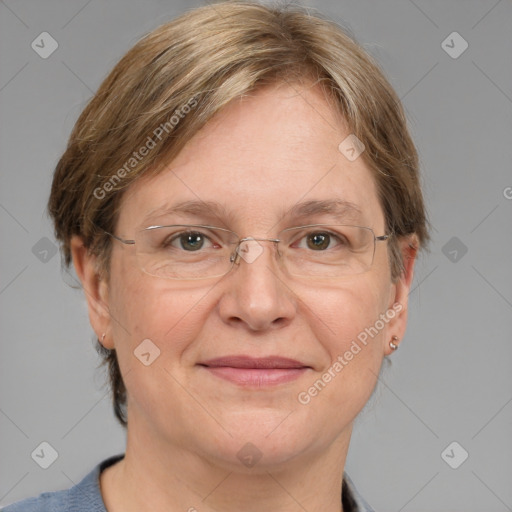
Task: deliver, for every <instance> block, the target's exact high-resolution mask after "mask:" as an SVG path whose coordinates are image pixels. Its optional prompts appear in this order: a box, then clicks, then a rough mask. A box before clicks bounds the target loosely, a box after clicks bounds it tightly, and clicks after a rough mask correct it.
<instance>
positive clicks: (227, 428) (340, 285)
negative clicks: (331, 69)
mask: <svg viewBox="0 0 512 512" xmlns="http://www.w3.org/2000/svg"><path fill="white" fill-rule="evenodd" d="M189 115H194V113H193V112H191V113H190V114H189ZM348 135H349V132H347V131H344V129H343V127H342V126H341V124H340V122H339V119H337V118H336V117H335V116H334V114H333V113H332V111H331V109H330V108H329V106H328V104H327V103H326V102H325V100H324V99H323V96H322V94H321V93H320V92H319V90H318V89H316V88H309V89H304V88H300V89H299V87H298V86H296V87H295V88H292V87H290V86H286V85H279V86H272V87H267V88H264V89H260V90H259V91H257V92H256V93H254V94H252V95H251V96H247V97H245V98H244V99H243V100H242V101H234V102H232V103H231V104H230V105H228V106H227V107H226V108H224V109H223V110H222V111H221V112H220V114H219V115H217V117H216V118H215V119H214V120H212V121H211V122H210V123H208V124H207V125H206V126H205V127H204V128H203V129H202V130H201V131H200V132H199V133H198V134H197V135H196V136H195V137H194V138H192V139H191V140H190V141H189V143H188V144H187V145H186V147H185V148H184V149H183V150H182V152H181V153H180V154H179V155H178V157H177V158H176V159H175V160H174V161H172V162H171V163H170V164H169V166H168V167H167V168H166V170H164V171H163V172H162V173H160V174H159V175H157V176H156V177H152V178H151V179H142V180H140V181H139V182H137V183H135V184H133V185H132V186H131V188H130V189H129V190H128V191H127V193H126V194H125V195H124V197H123V200H122V204H121V209H120V216H119V221H118V225H117V228H116V234H117V235H119V236H121V237H123V238H128V239H130V238H132V237H133V236H134V234H135V232H136V230H138V229H140V228H144V227H147V226H150V225H155V224H160V225H161V224H208V225H212V224H213V225H219V226H221V227H227V228H229V229H231V230H232V231H234V232H236V233H238V234H239V235H240V236H241V237H248V236H251V237H255V238H258V237H262V238H269V237H274V238H275V237H276V235H277V233H278V232H279V231H280V230H281V229H283V228H287V227H292V226H298V225H304V224H315V223H323V224H340V223H346V224H354V225H359V226H367V227H371V228H372V229H373V230H374V232H375V235H377V236H379V235H383V234H385V222H384V215H383V212H382V209H381V206H380V204H379V201H378V197H377V190H376V186H375V183H374V180H373V178H372V174H371V172H370V171H369V169H368V168H367V166H366V165H365V164H364V162H363V159H362V158H357V159H355V160H354V161H351V160H349V159H348V158H347V157H346V156H345V155H344V154H343V153H342V152H341V151H340V149H338V146H339V145H340V143H341V142H342V141H343V140H344V139H345V138H346V137H347V136H348ZM348 154H349V155H350V153H348ZM340 200H341V201H346V202H349V203H351V204H352V205H355V206H356V207H357V210H359V212H358V211H356V210H355V209H346V211H345V212H341V214H342V215H343V216H342V217H336V216H334V213H330V212H328V211H327V212H325V211H324V212H322V211H318V213H314V211H313V210H311V211H310V212H309V214H308V215H307V217H306V218H305V217H298V216H295V213H294V214H293V215H292V214H291V213H290V212H292V209H293V212H297V211H298V209H299V207H300V206H301V205H302V204H303V203H306V202H307V203H309V206H310V207H311V205H312V204H313V203H312V202H319V201H340ZM184 202H194V203H197V205H199V206H200V208H195V209H193V210H194V211H191V212H188V213H187V212H183V211H182V212H180V213H179V215H177V214H173V213H171V212H169V210H170V209H172V208H173V207H175V206H176V205H178V204H180V203H184ZM212 204H215V205H217V206H216V210H215V213H213V209H212ZM205 205H208V208H207V209H206V210H205V211H202V210H203V209H204V208H202V207H204V206H205ZM113 244H114V245H113V251H112V262H111V274H110V281H109V285H108V290H107V287H106V284H104V283H103V284H102V285H100V287H99V294H100V296H101V299H102V300H103V301H104V302H105V304H106V305H107V307H108V310H109V312H110V315H107V314H105V313H104V310H102V309H101V308H94V307H91V310H92V312H91V319H92V323H93V327H94V328H95V330H96V331H97V334H98V335H99V336H100V338H101V333H102V332H106V333H107V336H106V338H105V344H106V345H107V346H109V347H111V348H114V347H115V349H116V351H117V355H118V358H119V364H120V367H121V371H122V374H123V377H124V380H125V384H126V387H127V390H128V423H129V432H130V429H132V430H133V431H137V432H138V433H139V434H140V435H146V436H149V435H150V436H151V438H152V439H153V440H155V441H156V440H157V441H158V443H160V445H161V446H169V447H180V449H183V448H185V450H188V451H190V452H193V453H195V454H196V455H199V456H201V457H205V458H207V459H208V460H210V461H213V462H215V463H218V464H221V465H223V466H225V467H232V465H233V464H236V465H238V466H240V463H241V462H242V463H244V458H243V457H244V456H249V457H250V456H251V455H252V456H253V457H256V458H258V457H259V456H260V455H261V460H260V461H259V462H258V466H259V467H266V465H268V467H270V466H272V465H274V466H275V464H282V463H286V462H287V461H289V460H291V459H292V458H294V457H296V456H304V457H310V456H314V455H315V454H320V453H322V451H325V450H327V449H328V448H329V447H331V446H332V445H333V443H341V445H343V444H346V443H348V439H349V437H350V431H351V425H352V422H353V420H354V418H355V416H356V415H357V414H358V412H359V411H360V410H361V408H362V407H363V406H364V404H365V403H366V401H367V400H368V398H369V397H370V395H371V393H372V390H373V388H374V386H375V384H376V380H377V375H378V373H379V369H380V366H381V363H382V359H383V357H384V355H386V354H388V353H389V352H390V349H389V341H390V340H391V338H392V336H393V335H396V336H398V337H399V338H401V337H402V334H403V332H404V330H405V319H406V299H407V288H408V286H409V284H410V278H411V276H412V272H411V271H412V264H411V266H410V268H409V272H408V275H407V277H406V278H404V279H402V280H399V281H398V282H397V283H396V284H393V282H392V280H391V276H390V268H389V261H388V248H387V242H378V243H377V244H376V250H375V257H374V261H373V265H372V266H371V268H370V269H369V270H368V271H366V272H365V273H361V274H357V275H350V276H344V277H340V278H331V279H325V278H323V279H322V278H311V277H307V278H304V277H294V276H290V275H287V274H286V272H284V271H283V270H282V268H281V267H280V266H279V263H278V256H277V252H276V250H275V247H274V245H273V244H272V243H271V242H261V247H263V249H264V250H263V252H262V253H261V254H260V255H259V256H258V257H257V258H256V259H255V260H254V261H252V262H248V261H246V260H244V259H241V260H240V264H239V265H236V266H235V267H234V268H233V269H232V270H231V271H230V272H229V273H228V274H226V275H225V276H224V277H222V278H218V277H217V278H210V279H204V280H196V281H180V280H170V279H162V278H158V277H154V276H151V275H148V274H147V273H145V272H143V271H142V270H141V269H140V268H139V267H138V266H137V263H136V259H135V252H134V247H133V246H129V245H123V244H121V243H119V242H116V241H114V242H113ZM393 305H394V307H393ZM365 334H366V336H365ZM143 340H151V343H149V344H148V342H147V341H146V342H145V343H146V344H145V345H142V346H141V348H139V349H137V347H138V346H139V345H140V344H141V342H143ZM155 347H158V350H159V351H160V352H159V356H158V357H156V359H154V357H155V355H156V354H157V349H156V348H155ZM134 352H135V353H134ZM140 352H143V353H144V354H145V355H144V356H143V357H141V359H143V361H145V362H146V364H143V362H141V361H140V360H139V359H138V358H137V357H136V355H135V354H139V356H140ZM147 353H149V355H147ZM228 356H246V357H249V358H267V357H284V358H289V359H292V360H295V361H298V362H300V364H301V365H302V366H303V368H302V369H301V370H281V373H282V375H283V376H285V379H284V381H283V382H273V383H272V382H271V383H262V384H260V385H257V384H255V383H252V384H251V382H249V383H246V384H245V385H242V384H241V383H239V382H234V381H232V380H229V379H226V378H223V375H224V376H225V375H226V374H229V375H235V378H236V375H242V373H241V372H242V371H241V370H233V371H231V373H230V370H225V371H224V370H221V371H218V370H212V369H211V367H210V368H209V367H207V366H204V364H205V362H207V361H210V360H212V359H216V358H224V357H228ZM148 362H150V364H147V363H148ZM254 371H258V370H253V372H254ZM274 371H276V370H274ZM223 372H225V373H223ZM237 372H240V373H237ZM245 372H246V373H247V371H246V370H245ZM267 374H268V371H267ZM244 375H245V374H244ZM319 381H321V382H320V383H319ZM315 383H316V384H315ZM143 433H144V434H143ZM247 443H251V445H247ZM339 446H340V444H339Z"/></svg>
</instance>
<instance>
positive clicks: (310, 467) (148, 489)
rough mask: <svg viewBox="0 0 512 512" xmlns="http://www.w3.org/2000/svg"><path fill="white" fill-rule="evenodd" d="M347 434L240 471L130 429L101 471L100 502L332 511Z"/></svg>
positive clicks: (336, 508) (127, 507) (114, 510)
mask: <svg viewBox="0 0 512 512" xmlns="http://www.w3.org/2000/svg"><path fill="white" fill-rule="evenodd" d="M129 423H130V422H129ZM350 430H351V428H350V429H348V432H344V433H342V435H340V436H339V437H338V438H337V439H336V440H335V441H334V442H333V443H332V444H331V445H330V446H327V447H326V449H324V450H322V451H315V450H304V452H303V453H301V454H299V455H296V456H295V457H293V459H289V460H285V461H280V463H277V464H272V465H269V464H266V465H265V464H263V463H262V462H263V459H262V461H260V462H259V463H258V464H256V465H255V466H254V467H252V468H245V467H241V466H232V465H230V464H231V463H228V462H226V463H225V464H223V463H222V460H221V461H220V462H219V460H213V459H212V458H209V457H208V456H205V455H204V454H198V453H196V452H192V451H191V450H188V449H184V448H183V445H182V446H179V445H177V444H169V441H168V440H165V442H164V441H159V442H155V439H156V437H155V435H154V433H149V435H148V431H147V430H145V429H138V428H137V425H136V424H130V426H129V428H128V436H127V445H126V453H125V457H124V459H122V460H121V461H119V462H118V463H116V464H114V465H113V466H111V467H109V468H107V469H106V470H104V471H103V473H102V474H101V479H100V483H101V490H102V495H103V500H104V502H105V505H106V508H107V510H108V511H109V512H132V511H134V512H135V511H140V510H155V511H157V512H158V511H160V510H162V511H163V510H165V511H168V512H174V511H176V512H177V511H188V512H214V511H215V512H216V511H219V510H222V511H223V512H231V511H233V512H234V511H239V510H244V511H245V512H253V511H254V512H256V511H261V510H279V511H282V512H299V511H300V512H304V510H308V511H314V510H322V511H323V512H340V510H342V506H341V487H342V477H343V468H344V465H345V459H346V454H347V451H348V443H349V439H350V433H351V432H350Z"/></svg>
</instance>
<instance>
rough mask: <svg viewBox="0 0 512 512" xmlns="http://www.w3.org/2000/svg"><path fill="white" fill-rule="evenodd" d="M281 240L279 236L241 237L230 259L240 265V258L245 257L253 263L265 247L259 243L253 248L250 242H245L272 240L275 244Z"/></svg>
mask: <svg viewBox="0 0 512 512" xmlns="http://www.w3.org/2000/svg"><path fill="white" fill-rule="evenodd" d="M280 241H281V240H280V239H279V238H254V237H252V236H247V237H245V238H240V240H238V243H237V244H236V247H235V249H234V250H233V252H232V254H231V256H230V257H229V261H230V262H231V263H232V264H233V265H239V264H240V258H243V259H244V260H245V261H246V262H247V263H252V262H253V261H255V260H256V258H258V256H260V254H261V253H262V252H263V247H262V246H261V245H260V244H257V247H255V248H254V249H253V250H251V249H250V246H249V244H245V242H272V243H274V244H278V243H279V242H280ZM243 244H244V245H243ZM242 253H243V254H242Z"/></svg>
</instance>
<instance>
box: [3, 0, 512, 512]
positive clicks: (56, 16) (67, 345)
mask: <svg viewBox="0 0 512 512" xmlns="http://www.w3.org/2000/svg"><path fill="white" fill-rule="evenodd" d="M201 3H202V2H200V1H187V2H185V1H175V0H174V1H157V0H151V1H142V0H139V1H135V0H130V1H121V0H108V1H101V0H91V1H87V0H68V1H49V0H45V1H35V0H34V1H28V0H4V1H0V64H1V67H0V70H1V71H0V108H1V126H0V129H1V132H0V165H1V175H0V176H1V178H0V179H1V184H0V226H1V233H2V238H1V244H0V258H1V260H0V261H1V267H0V271H1V273H0V308H1V323H0V329H1V358H0V431H1V433H2V436H1V440H0V505H6V504H8V503H11V502H13V501H16V500H18V499H21V498H23V497H27V496H30V495H35V494H38V493H39V492H42V491H49V490H56V489H62V488H67V487H70V486H71V485H73V483H76V482H78V481H79V480H80V479H81V478H82V477H83V476H84V475H85V474H86V473H87V472H88V471H89V470H90V469H92V467H93V466H94V465H95V464H97V463H98V462H99V461H100V460H102V459H103V458H106V457H107V456H110V455H113V454H116V453H122V452H123V451H124V433H123V430H122V429H121V428H120V427H119V426H117V423H116V421H115V420H114V417H113V413H112V411H111V405H110V400H109V398H108V395H107V389H106V388H105V387H102V386H103V383H104V375H103V373H102V371H101V370H95V368H96V366H97V365H98V362H99V359H98V357H97V356H96V353H95V351H94V349H93V342H92V339H93V337H92V330H91V328H90V326H89V323H88V318H87V312H86V306H85V300H84V298H83V296H82V293H81V291H80V290H75V289H73V288H71V287H70V286H69V284H67V283H69V282H72V280H71V278H69V277H67V278H64V279H63V277H62V274H61V269H60V261H59V255H58V254H56V255H53V254H52V252H51V249H52V248H53V247H54V245H53V242H54V240H53V236H52V228H51V226H50V224H49V222H48V219H47V218H46V216H45V213H44V211H45V206H46V201H47V197H48V193H49V187H50V183H51V178H52V173H53V168H54V166H55V164H56V162H57V159H58V157H59V155H60V154H61V152H62V151H63V150H64V147H65V144H66V141H67V137H68V135H69V132H70V130H71V128H72V126H73V123H74V121H75V120H76V118H77V116H78V114H79V112H80V111H81V109H82V108H83V107H84V106H85V103H86V101H87V100H88V99H89V98H90V97H91V95H92V93H93V91H94V90H96V88H97V87H98V86H99V84H100V82H101V80H102V79H103V78H104V77H105V75H106V74H107V72H108V71H109V70H110V69H111V68H112V67H113V65H114V64H115V63H116V61H117V60H118V59H119V58H120V57H121V56H122V55H123V54H124V53H125V52H126V51H127V50H128V49H129V48H130V47H131V46H132V45H133V44H134V43H135V42H136V41H137V39H138V38H140V37H141V36H142V35H143V34H145V33H146V32H148V31H149V30H151V29H152V28H154V27H156V26H157V25H159V24H161V23H163V22H165V21H167V20H169V19H171V18H173V17H174V16H175V15H177V14H178V13H181V12H182V11H183V10H184V9H186V8H189V7H193V6H195V5H201ZM302 3H303V4H305V5H309V6H312V7H317V8H318V9H319V10H320V11H322V12H323V13H325V14H326V15H329V16H331V17H333V18H334V19H336V20H338V21H341V22H343V23H344V25H346V26H348V27H349V28H350V29H351V30H352V31H353V33H354V34H355V35H356V37H357V39H358V40H359V42H360V43H362V44H363V45H364V47H365V48H366V49H367V50H368V51H369V52H370V53H371V54H373V55H374V56H375V57H376V58H377V60H378V61H379V63H380V64H381V66H382V67H383V68H384V70H385V72H386V74H387V76H388V78H389V79H390V81H391V83H392V84H393V85H394V87H395V88H396V90H397V92H398V94H399V95H400V97H401V98H402V99H403V102H404V105H405V108H406V111H407V114H408V117H409V120H410V123H411V129H412V132H413V136H414V137H415V140H416V142H417V145H418V149H419V152H420V155H421V161H422V168H423V176H424V187H425V195H426V199H427V204H428V208H429V211H430V217H431V222H432V224H433V228H434V229H433V233H432V235H433V243H432V246H431V252H430V253H429V254H425V255H424V256H422V257H421V259H420V261H419V263H418V265H417V270H416V277H415V285H414V289H413V291H412V292H411V296H410V322H409V327H408V331H407V335H406V338H405V339H404V340H403V342H402V344H401V346H400V350H399V351H398V352H397V353H395V354H394V355H393V356H392V364H391V367H390V368H387V369H386V370H385V371H384V372H383V374H382V378H381V382H380V383H379V386H378V389H377V391H376V393H375V395H374V397H373V399H372V400H371V403H370V404H369V405H368V406H367V408H366V410H365V412H364V413H363V414H362V415H361V416H360V418H359V419H358V421H357V424H356V429H355V432H354V436H353V440H352V444H351V448H350V453H349V459H348V463H347V471H348V472H349V474H350V475H351V477H352V479H353V480H354V481H355V483H356V485H357V486H358V488H359V490H360V491H361V493H362V494H363V496H364V497H365V498H366V499H367V501H368V502H369V503H370V504H372V505H373V506H374V507H375V508H376V509H377V512H387V511H402V510H403V511H405V512H407V511H429V512H430V511H449V510H465V511H467V512H472V511H475V512H476V511H482V510H486V511H488V512H490V511H506V510H512V486H511V485H510V484H511V481H512V435H510V434H511V432H512V428H511V426H512V403H511V402H512V386H511V381H512V378H511V371H510V368H511V362H512V344H511V336H510V328H511V324H512V320H511V319H512V315H511V313H512V286H511V284H512V270H511V265H510V262H511V261H512V230H511V219H512V216H511V213H512V199H511V197H512V188H510V187H512V173H511V170H510V164H511V162H512V144H511V142H512V139H511V135H512V51H511V50H512V31H511V30H510V27H511V26H512V5H511V3H510V2H508V1H505V0H501V1H496V0H480V1H474V0H473V1H470V0H459V1H454V0H450V1H445V0H436V1H432V0H430V1H427V0H415V1H414V2H413V1H412V0H393V1H385V2H383V1H376V0H375V1H371V0H362V1H356V0H331V1H328V0H320V1H317V2H315V1H309V2H302ZM43 31H47V32H49V33H50V34H51V35H52V37H53V38H55V40H56V41H57V42H58V45H59V47H58V49H57V50H56V51H55V52H54V53H53V54H52V55H51V56H50V57H48V58H47V59H42V58H41V57H40V56H39V55H38V54H37V53H36V52H35V51H34V50H33V49H32V48H31V43H32V41H33V40H35V39H36V37H37V36H38V35H39V34H40V33H41V32H43ZM453 31H456V32H458V33H459V34H460V35H461V36H462V37H463V38H464V39H465V40H466V41H467V43H468V44H469V47H468V49H467V50H466V51H465V52H464V53H462V54H461V55H460V56H459V57H458V58H456V59H454V58H452V57H451V56H449V55H448V53H446V51H445V50H444V49H443V47H442V46H441V43H442V42H443V41H444V40H445V39H446V38H447V36H448V35H449V34H451V33H452V32H453ZM460 42H461V41H456V40H454V42H453V43H452V42H451V41H450V40H448V43H447V44H449V45H450V46H454V49H452V50H458V49H460V48H461V46H460ZM507 187H508V188H507ZM44 237H47V238H48V239H49V240H43V241H41V239H42V238H44ZM453 237H456V239H455V240H451V239H452V238H453ZM450 240H451V241H450ZM34 246H35V248H34ZM464 248H466V249H467V253H465V254H463V252H464ZM45 250H46V251H49V252H47V253H45V252H44V251H45ZM453 251H456V252H453ZM45 260H47V261H45ZM42 441H47V442H49V443H50V444H51V445H52V446H53V447H54V448H55V449H56V450H57V452H58V454H59V456H58V459H57V460H56V461H55V462H54V463H53V464H52V465H51V466H50V467H49V468H48V469H46V470H44V469H42V468H40V467H39V466H38V465H37V464H36V463H35V462H34V460H32V458H31V453H32V452H33V450H34V449H35V448H36V447H37V446H38V445H39V444H40V443H41V442H42ZM452 441H457V442H458V443H459V444H460V445H461V446H462V447H463V448H464V449H465V450H466V451H467V452H468V453H469V457H468V459H467V460H466V461H465V462H464V463H463V464H462V465H460V467H458V469H452V468H451V467H449V466H448V464H447V463H446V462H445V461H444V460H443V459H442V458H441V452H443V450H444V449H445V448H446V447H447V446H448V445H449V444H450V443H451V442H452ZM449 453H450V455H451V460H455V461H457V459H458V457H460V453H461V452H460V449H459V448H457V449H456V450H454V452H449Z"/></svg>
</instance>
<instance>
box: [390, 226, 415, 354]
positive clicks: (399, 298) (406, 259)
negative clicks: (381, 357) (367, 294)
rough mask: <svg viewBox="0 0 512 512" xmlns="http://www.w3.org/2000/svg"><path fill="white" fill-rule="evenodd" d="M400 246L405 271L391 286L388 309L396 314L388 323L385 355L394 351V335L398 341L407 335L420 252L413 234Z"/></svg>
mask: <svg viewBox="0 0 512 512" xmlns="http://www.w3.org/2000/svg"><path fill="white" fill-rule="evenodd" d="M399 248H400V252H401V254H402V261H403V272H402V274H401V275H400V276H399V277H398V279H397V281H396V283H394V284H393V286H392V287H391V294H390V301H389V304H388V310H390V311H395V313H396V314H395V316H394V317H393V318H392V319H391V320H390V322H389V324H388V339H385V340H384V353H385V355H389V354H391V353H392V352H393V350H392V349H391V347H390V346H389V342H390V341H391V338H392V336H396V337H397V338H398V341H397V342H396V343H399V342H400V341H401V340H402V339H403V337H404V335H405V329H406V327H407V313H408V304H409V293H410V291H411V285H412V280H413V277H414V264H415V262H416V256H417V253H418V242H417V237H416V236H415V235H412V236H410V237H407V238H405V239H403V240H400V242H399Z"/></svg>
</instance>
